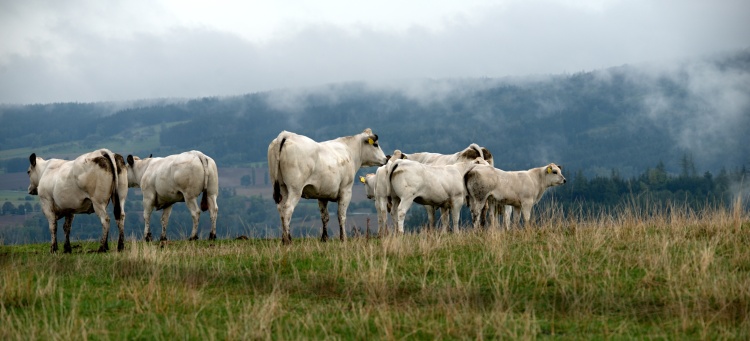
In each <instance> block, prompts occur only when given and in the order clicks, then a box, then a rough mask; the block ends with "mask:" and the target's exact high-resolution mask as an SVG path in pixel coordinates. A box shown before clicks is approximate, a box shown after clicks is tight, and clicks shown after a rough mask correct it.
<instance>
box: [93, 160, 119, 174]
mask: <svg viewBox="0 0 750 341" xmlns="http://www.w3.org/2000/svg"><path fill="white" fill-rule="evenodd" d="M107 160H109V159H108V158H106V157H104V156H97V157H95V158H93V159H91V161H93V162H94V163H96V165H97V166H99V167H101V168H102V169H104V170H105V171H108V172H112V176H114V175H115V173H114V167H112V168H110V166H109V162H107Z"/></svg>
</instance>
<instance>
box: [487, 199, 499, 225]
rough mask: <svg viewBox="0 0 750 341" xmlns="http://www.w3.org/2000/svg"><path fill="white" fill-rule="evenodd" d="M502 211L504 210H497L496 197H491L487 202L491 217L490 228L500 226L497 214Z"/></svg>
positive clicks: (489, 216)
mask: <svg viewBox="0 0 750 341" xmlns="http://www.w3.org/2000/svg"><path fill="white" fill-rule="evenodd" d="M489 200H491V201H489ZM500 212H502V211H498V210H497V203H496V202H495V200H494V199H492V197H490V198H489V199H488V202H487V217H488V218H489V222H488V224H489V228H491V229H496V228H498V227H497V215H498V213H500ZM485 227H486V226H485Z"/></svg>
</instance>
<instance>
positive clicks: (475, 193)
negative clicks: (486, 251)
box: [464, 163, 566, 228]
mask: <svg viewBox="0 0 750 341" xmlns="http://www.w3.org/2000/svg"><path fill="white" fill-rule="evenodd" d="M565 182H566V180H565V177H564V176H563V175H562V167H560V166H557V165H555V164H554V163H550V164H549V165H547V166H544V167H539V168H532V169H529V170H527V171H515V172H506V171H503V170H500V169H497V168H494V167H491V166H477V167H474V168H473V169H472V170H470V171H469V172H467V173H466V175H465V176H464V183H465V185H466V189H467V191H468V192H469V206H470V208H471V217H472V219H473V222H474V228H479V224H480V215H481V214H482V208H483V207H484V205H485V203H486V202H487V199H488V198H490V197H491V198H493V199H494V200H495V201H496V202H497V204H498V205H503V206H502V207H503V208H504V212H503V213H502V214H503V217H504V220H505V225H506V228H510V212H509V210H508V209H507V208H505V207H507V206H505V205H510V206H513V211H514V217H515V218H516V220H518V219H519V218H520V214H519V213H523V219H524V221H525V222H526V223H527V224H528V223H529V222H530V219H531V209H532V207H533V206H534V204H536V203H537V202H539V199H541V198H542V195H543V194H544V192H545V190H547V188H549V187H552V186H558V185H562V184H564V183H565Z"/></svg>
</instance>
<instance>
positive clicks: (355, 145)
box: [336, 135, 362, 172]
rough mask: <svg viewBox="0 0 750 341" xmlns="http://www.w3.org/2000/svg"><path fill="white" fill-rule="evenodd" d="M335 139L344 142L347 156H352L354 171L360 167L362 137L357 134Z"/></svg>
mask: <svg viewBox="0 0 750 341" xmlns="http://www.w3.org/2000/svg"><path fill="white" fill-rule="evenodd" d="M336 140H337V141H339V142H341V143H344V144H346V146H347V147H348V148H347V149H348V150H349V156H351V158H352V166H353V167H354V171H355V172H356V171H357V170H359V169H360V168H362V139H361V138H360V137H359V135H354V136H345V137H339V138H338V139H336Z"/></svg>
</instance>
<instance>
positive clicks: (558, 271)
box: [0, 205, 750, 340]
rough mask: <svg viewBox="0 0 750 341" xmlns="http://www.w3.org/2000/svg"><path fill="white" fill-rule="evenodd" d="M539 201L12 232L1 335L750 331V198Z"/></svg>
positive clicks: (729, 334)
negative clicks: (309, 225) (232, 223)
mask: <svg viewBox="0 0 750 341" xmlns="http://www.w3.org/2000/svg"><path fill="white" fill-rule="evenodd" d="M738 206H741V205H738ZM541 215H542V217H541V220H540V221H543V222H544V223H542V224H540V225H539V226H535V227H533V228H525V229H517V230H512V231H496V230H494V231H468V232H461V233H458V234H445V235H443V234H437V233H424V234H420V235H405V236H401V237H392V236H389V237H386V238H383V239H369V240H368V239H364V238H352V239H350V240H349V241H348V242H346V243H341V242H339V241H338V240H334V241H332V242H329V243H320V242H319V241H318V240H317V239H315V238H310V239H296V240H294V243H293V245H291V246H282V245H281V243H280V241H279V240H248V241H241V240H220V241H215V242H208V241H198V242H187V241H174V242H169V243H167V244H166V245H164V247H163V248H161V247H160V246H159V243H150V244H146V243H143V242H139V241H138V242H137V241H129V242H128V243H127V245H126V249H125V251H124V252H122V253H116V252H110V253H107V254H95V253H91V252H92V251H94V250H95V249H96V248H97V245H96V243H93V242H77V243H74V253H73V254H71V255H63V254H56V255H50V254H48V249H49V244H48V243H47V244H35V245H19V246H0V326H2V327H1V328H0V337H1V338H2V339H4V340H20V339H23V340H28V339H85V338H94V339H175V338H179V339H205V340H214V339H271V338H276V339H326V338H341V339H404V338H407V339H428V340H432V339H494V338H510V339H536V338H553V337H554V338H561V339H571V340H577V339H592V338H593V339H609V338H614V339H634V338H635V339H643V338H661V339H664V338H666V339H749V338H750V314H749V312H750V248H748V245H750V222H747V221H748V217H747V214H746V213H745V212H743V211H741V210H739V209H737V210H724V209H710V210H707V211H705V212H690V211H686V210H677V209H674V210H672V211H670V212H662V213H658V214H655V215H651V214H646V213H643V212H641V211H638V210H628V209H623V210H622V212H620V214H619V215H618V216H601V217H590V218H587V219H583V220H573V219H571V220H564V219H562V218H558V217H559V216H558V215H557V214H556V213H555V212H554V210H547V211H545V212H542V214H541ZM743 222H744V223H743ZM112 246H114V244H112Z"/></svg>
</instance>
